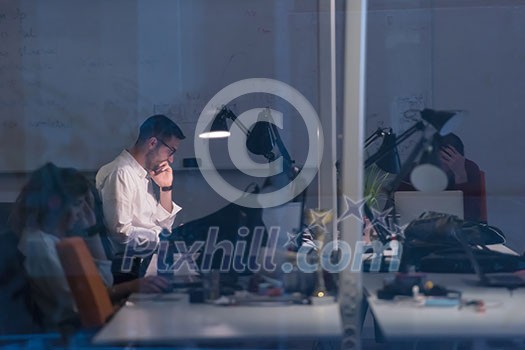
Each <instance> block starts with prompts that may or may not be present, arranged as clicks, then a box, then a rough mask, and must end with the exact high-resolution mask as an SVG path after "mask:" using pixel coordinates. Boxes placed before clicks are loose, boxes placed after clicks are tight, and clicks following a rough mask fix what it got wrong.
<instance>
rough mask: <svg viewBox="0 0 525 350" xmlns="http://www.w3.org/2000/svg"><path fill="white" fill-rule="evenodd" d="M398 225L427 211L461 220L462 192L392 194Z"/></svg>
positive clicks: (399, 192) (404, 223)
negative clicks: (449, 215)
mask: <svg viewBox="0 0 525 350" xmlns="http://www.w3.org/2000/svg"><path fill="white" fill-rule="evenodd" d="M394 202H395V208H396V213H397V214H398V215H399V224H400V225H406V224H408V223H410V222H411V221H412V220H414V219H417V218H418V217H419V216H420V215H421V214H423V213H424V212H427V211H433V212H437V213H444V214H451V215H455V216H457V217H459V218H460V219H463V215H464V213H463V192H462V191H440V192H420V191H398V192H395V193H394Z"/></svg>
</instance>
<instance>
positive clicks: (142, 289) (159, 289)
mask: <svg viewBox="0 0 525 350" xmlns="http://www.w3.org/2000/svg"><path fill="white" fill-rule="evenodd" d="M136 288H137V290H135V291H133V292H137V293H163V292H167V291H169V290H170V289H171V285H170V283H169V282H168V280H167V279H165V278H163V277H160V276H148V277H143V278H139V279H138V280H137V286H136Z"/></svg>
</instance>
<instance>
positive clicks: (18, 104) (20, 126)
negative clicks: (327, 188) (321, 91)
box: [0, 0, 318, 172]
mask: <svg viewBox="0 0 525 350" xmlns="http://www.w3.org/2000/svg"><path fill="white" fill-rule="evenodd" d="M317 31H318V28H317V12H316V2H315V1H311V0H309V1H303V2H301V4H296V2H295V1H291V0H288V1H275V0H274V1H263V0H257V1H238V0H222V1H210V0H194V1H181V0H174V1H171V0H159V1H154V2H153V1H144V0H133V1H128V0H116V1H103V0H94V1H68V0H51V1H47V2H45V3H42V2H40V1H25V0H6V1H3V2H2V8H1V10H0V40H1V41H2V45H1V49H0V82H1V83H0V96H1V97H0V139H1V140H2V142H3V143H4V144H5V145H11V147H6V148H5V149H4V155H3V157H2V158H0V171H4V172H17V171H28V170H32V169H34V168H36V167H38V166H39V165H41V164H42V163H44V162H45V161H48V160H52V161H55V162H56V163H58V164H60V165H64V166H73V167H76V168H79V169H82V170H88V171H92V170H96V169H98V168H99V167H100V166H101V165H102V164H104V163H106V162H108V161H109V160H111V159H112V158H113V157H114V156H115V155H116V154H118V152H119V151H120V150H121V149H122V148H123V147H125V146H128V145H130V144H131V143H132V142H133V141H134V140H135V138H136V135H137V128H138V126H139V125H140V123H141V122H142V121H143V120H144V119H145V117H147V116H149V115H151V114H153V113H164V114H167V115H168V116H170V117H173V118H174V119H175V120H177V121H178V122H179V123H180V124H181V126H182V128H183V130H184V131H185V133H186V135H187V137H188V141H189V142H187V144H189V145H190V146H189V147H183V148H182V149H181V150H180V153H179V158H178V159H177V161H176V162H175V167H179V168H180V167H181V164H182V158H185V157H193V156H194V152H193V147H192V143H193V139H194V137H193V136H194V135H193V134H194V132H195V125H196V122H197V118H198V117H199V115H200V113H201V112H203V108H204V106H205V105H206V103H207V102H208V101H209V100H210V99H211V97H213V96H214V95H215V94H216V93H217V92H218V91H219V90H221V89H222V88H224V87H226V86H227V85H229V84H230V83H233V82H236V81H238V80H241V79H247V78H273V79H279V80H281V81H284V82H286V83H288V84H290V85H292V86H293V87H295V88H296V89H297V90H299V91H300V92H301V93H302V94H304V95H305V97H306V98H307V99H308V100H309V101H310V103H312V104H313V105H314V106H318V101H317V99H318V90H317V89H318V74H317V71H318V62H317V60H318V54H317V41H316V37H317ZM241 94H242V92H241ZM224 103H225V104H228V105H229V106H230V108H232V109H233V110H234V112H236V113H237V114H240V113H242V112H244V111H245V110H246V109H248V108H253V107H254V106H257V107H265V106H271V107H272V108H275V109H278V110H280V111H281V112H283V113H284V114H285V132H284V136H285V137H286V136H287V135H291V134H294V135H296V134H297V135H298V136H297V139H299V141H295V140H294V141H291V140H290V141H288V142H289V143H291V144H292V146H291V148H292V149H293V150H294V151H295V150H297V152H294V153H297V154H298V156H297V157H298V158H301V157H303V156H304V155H305V154H306V153H305V151H304V147H302V145H301V135H304V133H305V127H304V125H301V123H300V121H301V120H300V116H299V115H298V114H297V112H296V111H295V110H294V109H293V108H292V107H291V106H290V105H289V104H287V103H285V102H283V101H282V100H280V99H279V98H277V97H275V96H272V95H268V94H251V95H245V96H241V97H239V98H238V99H235V100H233V101H231V103H230V101H225V102H224ZM219 107H221V106H220V105H217V106H211V110H209V111H204V113H214V112H215V111H216V110H217V108H219ZM292 131H293V132H292ZM289 138H290V139H291V137H289ZM226 145H227V143H224V142H223V143H220V142H216V143H215V144H214V145H213V148H214V149H215V150H216V151H215V153H214V156H215V160H216V162H217V166H218V167H222V168H232V163H231V162H229V161H228V157H227V147H226ZM225 155H226V156H225Z"/></svg>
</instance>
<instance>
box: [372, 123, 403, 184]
mask: <svg viewBox="0 0 525 350" xmlns="http://www.w3.org/2000/svg"><path fill="white" fill-rule="evenodd" d="M377 152H378V154H383V156H382V157H381V158H379V159H378V160H377V161H376V165H377V166H378V167H380V168H381V169H382V170H384V171H386V172H388V173H391V174H398V173H399V171H400V170H401V165H400V164H401V160H400V159H399V153H398V151H397V147H396V134H394V133H388V134H385V135H384V136H383V143H382V144H381V146H380V147H379V150H378V151H377Z"/></svg>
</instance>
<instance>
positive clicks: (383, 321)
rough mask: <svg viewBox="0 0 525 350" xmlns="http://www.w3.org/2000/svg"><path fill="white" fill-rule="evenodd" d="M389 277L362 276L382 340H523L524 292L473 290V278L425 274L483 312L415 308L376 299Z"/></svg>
mask: <svg viewBox="0 0 525 350" xmlns="http://www.w3.org/2000/svg"><path fill="white" fill-rule="evenodd" d="M387 276H393V274H387V273H365V274H363V286H364V288H365V292H366V294H367V300H368V303H369V306H370V310H371V311H372V313H373V315H374V317H375V320H376V322H377V324H378V325H379V327H380V328H381V331H382V332H383V335H384V337H385V339H386V340H388V341H390V340H404V339H407V338H412V339H413V338H427V339H430V338H435V339H440V340H446V339H464V338H485V339H488V338H521V339H523V338H525V312H524V311H523V305H525V289H523V288H522V289H516V290H514V291H513V292H512V294H511V293H510V292H509V291H508V290H507V289H504V288H485V287H480V286H476V285H475V284H474V283H475V282H476V281H477V277H476V276H475V275H473V274H427V279H428V280H431V281H433V282H434V283H436V284H440V285H443V286H445V287H447V288H449V289H457V290H460V291H462V292H463V298H465V299H482V300H484V301H485V304H486V311H485V312H481V313H480V312H476V311H475V309H474V308H470V307H468V308H462V309H459V308H457V307H444V308H439V307H418V306H416V305H413V304H412V303H410V302H401V303H396V302H395V301H387V300H380V299H377V296H376V292H377V290H378V289H380V288H381V287H382V286H383V280H384V278H385V277H387Z"/></svg>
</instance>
